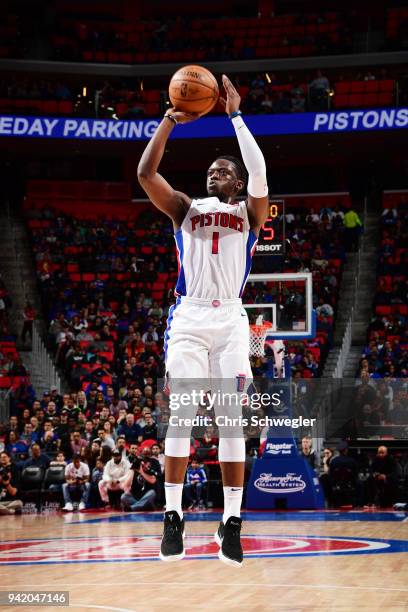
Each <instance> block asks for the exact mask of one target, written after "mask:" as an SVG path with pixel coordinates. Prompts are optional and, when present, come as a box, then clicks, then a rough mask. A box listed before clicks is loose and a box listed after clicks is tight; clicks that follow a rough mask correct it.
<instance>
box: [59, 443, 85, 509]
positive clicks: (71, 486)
mask: <svg viewBox="0 0 408 612" xmlns="http://www.w3.org/2000/svg"><path fill="white" fill-rule="evenodd" d="M65 480H66V482H65V483H64V484H63V485H62V493H63V495H64V502H65V506H64V507H63V510H64V511H65V512H72V511H73V509H74V506H73V504H72V494H73V493H76V494H77V495H80V502H79V506H78V510H79V511H81V510H85V508H86V504H87V502H88V497H89V492H90V483H89V467H88V465H87V464H86V463H83V462H82V461H81V455H74V456H73V457H72V463H68V465H67V466H66V468H65Z"/></svg>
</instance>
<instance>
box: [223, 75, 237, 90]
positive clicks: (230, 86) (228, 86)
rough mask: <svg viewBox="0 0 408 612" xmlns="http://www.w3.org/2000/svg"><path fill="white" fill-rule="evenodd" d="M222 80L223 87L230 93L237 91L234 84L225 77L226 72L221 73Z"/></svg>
mask: <svg viewBox="0 0 408 612" xmlns="http://www.w3.org/2000/svg"><path fill="white" fill-rule="evenodd" d="M222 82H223V85H224V87H225V88H226V89H228V90H229V91H230V93H238V92H237V90H236V89H235V87H234V85H233V84H232V81H231V80H230V79H229V78H228V77H227V75H226V74H223V75H222Z"/></svg>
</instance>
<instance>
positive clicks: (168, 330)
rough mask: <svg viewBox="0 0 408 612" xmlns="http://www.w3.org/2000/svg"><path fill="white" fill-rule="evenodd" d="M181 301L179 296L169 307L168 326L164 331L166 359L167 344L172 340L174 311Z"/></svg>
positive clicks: (165, 356)
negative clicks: (171, 331) (171, 330)
mask: <svg viewBox="0 0 408 612" xmlns="http://www.w3.org/2000/svg"><path fill="white" fill-rule="evenodd" d="M180 303H181V300H180V298H177V300H176V303H175V304H173V305H172V306H170V308H169V315H168V317H167V327H166V331H165V332H164V360H165V361H166V359H167V346H168V343H169V340H170V329H171V323H172V321H173V317H174V311H175V310H176V308H177V306H178V305H179V304H180Z"/></svg>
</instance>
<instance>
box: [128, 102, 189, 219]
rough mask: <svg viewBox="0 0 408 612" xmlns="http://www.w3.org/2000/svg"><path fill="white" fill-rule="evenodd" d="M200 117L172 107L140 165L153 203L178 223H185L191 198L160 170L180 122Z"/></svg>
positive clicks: (140, 177) (139, 172) (142, 180)
mask: <svg viewBox="0 0 408 612" xmlns="http://www.w3.org/2000/svg"><path fill="white" fill-rule="evenodd" d="M196 118H197V117H196V115H190V114H188V113H182V112H180V111H177V110H175V109H174V108H172V109H170V110H168V111H167V112H166V115H165V116H164V117H163V119H162V121H161V123H160V125H159V126H158V128H157V130H156V131H155V133H154V135H153V137H152V138H151V140H150V141H149V144H148V145H147V147H146V149H145V150H144V152H143V155H142V157H141V159H140V162H139V165H138V168H137V178H138V180H139V183H140V185H141V186H142V187H143V189H144V190H145V192H146V193H147V195H148V196H149V198H150V200H151V201H152V202H153V204H154V205H155V206H156V207H157V208H158V209H159V210H161V211H162V212H164V213H165V214H166V215H168V216H169V217H170V218H171V219H172V220H173V223H174V225H175V226H176V227H178V226H180V225H181V224H182V223H183V219H184V217H185V215H186V213H187V211H188V209H189V207H190V204H191V198H190V197H189V196H187V195H186V194H185V193H182V192H181V191H175V190H174V189H173V187H172V186H171V185H169V183H168V182H167V181H166V179H164V178H163V177H162V176H161V174H159V173H158V172H157V170H158V167H159V164H160V162H161V160H162V157H163V154H164V149H165V147H166V143H167V140H168V138H169V136H170V134H171V132H172V131H173V129H174V127H175V126H176V125H177V123H188V122H189V121H193V120H194V119H196Z"/></svg>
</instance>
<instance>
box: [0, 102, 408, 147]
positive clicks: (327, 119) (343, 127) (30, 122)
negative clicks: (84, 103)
mask: <svg viewBox="0 0 408 612" xmlns="http://www.w3.org/2000/svg"><path fill="white" fill-rule="evenodd" d="M245 121H246V123H247V125H248V127H249V128H250V130H251V131H252V133H253V134H254V135H255V136H277V135H288V134H327V133H341V132H367V131H368V132H369V131H376V130H396V129H404V128H407V127H408V108H377V109H366V110H349V111H335V112H325V113H295V114H292V115H247V116H246V117H245ZM159 122H160V119H140V120H131V121H122V120H115V119H81V118H77V117H75V118H74V117H69V118H68V117H23V116H15V115H0V136H5V137H18V138H27V137H29V138H68V139H74V140H109V141H135V140H148V139H149V138H151V137H152V136H153V134H154V132H155V130H156V128H157V126H158V125H159ZM232 136H234V130H233V128H232V125H231V122H230V121H229V120H228V118H227V117H225V116H222V117H203V118H201V119H199V120H197V121H193V122H192V123H188V124H186V125H178V126H177V127H176V128H175V129H174V131H173V132H172V134H171V138H175V139H179V138H184V139H187V138H188V139H189V138H226V137H227V138H228V137H232Z"/></svg>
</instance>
